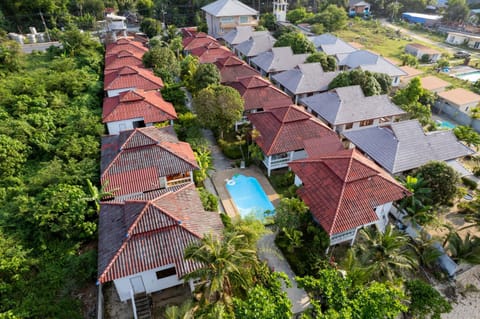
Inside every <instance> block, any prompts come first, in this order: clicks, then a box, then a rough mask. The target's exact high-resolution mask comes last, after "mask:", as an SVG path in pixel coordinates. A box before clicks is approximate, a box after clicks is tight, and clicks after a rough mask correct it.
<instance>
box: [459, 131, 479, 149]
mask: <svg viewBox="0 0 480 319" xmlns="http://www.w3.org/2000/svg"><path fill="white" fill-rule="evenodd" d="M453 133H454V134H455V136H456V137H457V138H458V139H459V140H460V141H463V142H465V143H466V144H467V145H468V146H470V147H474V148H475V149H477V150H478V146H479V145H480V134H478V133H477V132H475V130H474V129H473V128H472V127H470V126H463V125H459V126H457V127H455V128H454V129H453Z"/></svg>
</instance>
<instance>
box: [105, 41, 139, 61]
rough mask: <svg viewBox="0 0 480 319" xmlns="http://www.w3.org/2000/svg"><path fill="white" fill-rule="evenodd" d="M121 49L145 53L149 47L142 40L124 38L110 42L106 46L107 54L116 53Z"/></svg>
mask: <svg viewBox="0 0 480 319" xmlns="http://www.w3.org/2000/svg"><path fill="white" fill-rule="evenodd" d="M121 51H127V52H131V53H134V54H140V55H143V54H144V53H145V52H147V51H148V49H147V48H146V47H145V46H144V45H143V44H142V43H140V42H138V41H133V40H129V39H126V38H122V39H119V40H117V41H116V42H114V43H110V44H108V45H107V47H106V48H105V56H106V57H107V56H110V55H116V54H118V53H120V52H121Z"/></svg>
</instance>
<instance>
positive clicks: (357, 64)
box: [336, 50, 407, 76]
mask: <svg viewBox="0 0 480 319" xmlns="http://www.w3.org/2000/svg"><path fill="white" fill-rule="evenodd" d="M336 56H337V60H338V65H340V66H347V67H348V68H349V69H356V68H360V69H362V70H364V71H370V72H378V73H385V74H388V75H389V76H402V75H407V73H405V72H404V71H403V70H402V69H400V68H398V67H397V66H396V65H394V64H392V63H391V62H389V61H387V60H385V59H384V58H382V57H381V56H379V55H377V54H375V53H372V52H370V51H366V50H357V51H354V52H350V53H339V54H337V55H336Z"/></svg>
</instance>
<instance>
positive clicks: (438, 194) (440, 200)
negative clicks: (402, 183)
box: [415, 161, 459, 205]
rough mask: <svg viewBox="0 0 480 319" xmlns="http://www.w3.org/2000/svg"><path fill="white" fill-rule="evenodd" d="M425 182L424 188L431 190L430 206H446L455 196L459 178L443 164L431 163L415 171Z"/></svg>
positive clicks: (450, 168)
mask: <svg viewBox="0 0 480 319" xmlns="http://www.w3.org/2000/svg"><path fill="white" fill-rule="evenodd" d="M415 172H416V174H417V176H418V175H419V176H421V177H422V178H423V180H424V181H425V186H426V187H428V188H430V189H431V193H430V196H429V197H430V200H431V201H432V205H446V204H448V203H449V202H450V201H452V200H453V199H454V197H455V195H456V194H457V183H458V182H459V177H458V174H457V172H456V171H455V170H454V169H453V168H452V167H450V166H448V165H447V163H445V162H438V161H432V162H429V163H427V164H425V165H423V166H421V167H419V168H418V169H417V170H416V171H415Z"/></svg>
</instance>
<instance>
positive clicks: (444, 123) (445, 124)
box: [436, 120, 456, 130]
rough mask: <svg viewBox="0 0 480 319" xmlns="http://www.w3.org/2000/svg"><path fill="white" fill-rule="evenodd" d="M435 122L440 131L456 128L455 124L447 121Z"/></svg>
mask: <svg viewBox="0 0 480 319" xmlns="http://www.w3.org/2000/svg"><path fill="white" fill-rule="evenodd" d="M436 122H437V125H438V126H439V128H442V129H448V130H453V129H454V128H455V127H456V126H455V124H452V123H450V122H448V121H440V120H437V121H436Z"/></svg>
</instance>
